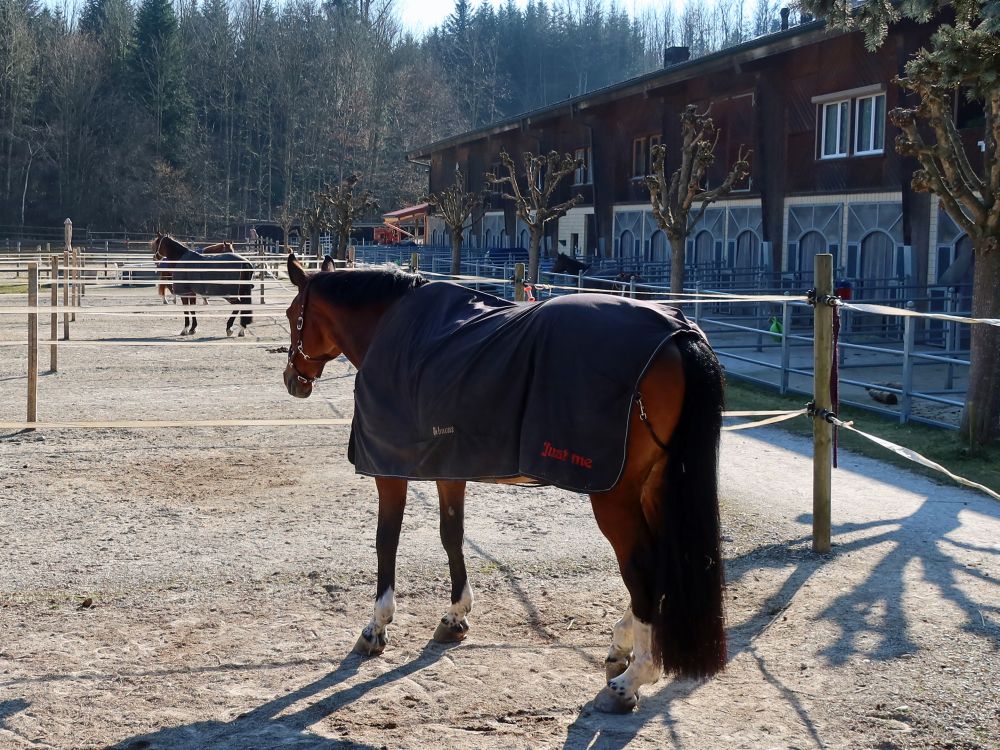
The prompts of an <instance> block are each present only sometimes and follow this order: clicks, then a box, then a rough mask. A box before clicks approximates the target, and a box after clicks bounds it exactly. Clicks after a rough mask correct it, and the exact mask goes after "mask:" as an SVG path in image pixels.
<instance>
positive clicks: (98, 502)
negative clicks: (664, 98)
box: [0, 295, 1000, 750]
mask: <svg viewBox="0 0 1000 750" xmlns="http://www.w3.org/2000/svg"><path fill="white" fill-rule="evenodd" d="M116 300H117V301H120V302H121V301H127V302H129V303H130V304H135V302H136V299H135V298H134V297H130V298H124V297H122V298H121V299H118V298H115V297H112V298H111V300H110V302H114V301H116ZM87 301H88V304H96V303H97V302H98V300H94V299H88V300H87ZM269 301H270V300H269ZM16 302H18V300H17V298H15V297H12V296H10V295H5V297H4V298H0V304H13V303H16ZM110 302H109V300H108V299H102V300H100V304H109V303H110ZM201 309H203V308H201ZM180 325H181V323H180V318H179V317H178V318H177V319H176V320H175V319H154V320H152V321H146V320H143V321H142V323H141V330H138V329H139V327H140V323H139V322H138V321H135V320H123V319H120V318H88V317H87V316H83V315H81V316H78V321H77V324H76V325H75V327H74V329H73V334H74V338H97V337H112V336H116V337H136V336H149V337H162V338H164V339H165V340H174V335H175V334H176V332H177V331H178V330H179V329H180ZM222 325H223V323H222V321H220V320H217V319H205V320H203V321H202V322H201V325H200V326H199V333H200V334H201V333H204V334H206V336H207V335H208V334H217V333H221V329H222ZM19 326H22V327H23V322H22V321H21V319H19V318H18V319H10V318H9V316H0V339H6V340H10V339H15V338H20V337H21V336H22V335H23V333H22V331H23V328H19ZM216 329H218V330H216ZM254 332H255V334H256V335H257V336H259V337H260V338H261V340H264V341H267V342H276V341H282V342H284V341H286V340H287V332H286V327H285V324H284V321H283V320H270V321H265V320H260V321H259V322H258V323H257V324H256V325H255V327H254ZM233 343H235V342H233ZM269 346H273V345H271V344H269ZM269 346H264V345H261V346H257V347H254V346H220V347H213V348H211V349H193V348H158V347H157V348H154V347H150V348H129V349H117V348H116V349H111V348H103V349H79V348H77V349H70V348H66V349H64V350H63V351H62V352H61V354H60V372H59V373H58V374H56V375H44V376H43V377H42V378H41V379H40V391H39V418H40V419H43V420H44V419H46V418H49V419H56V418H59V419H110V418H114V419H135V418H143V417H146V418H185V417H187V418H214V417H219V418H222V417H228V418H263V417H289V418H295V417H315V416H336V417H343V416H349V415H350V413H351V403H352V401H351V399H352V383H353V372H352V370H351V369H350V368H349V367H348V366H347V365H346V364H345V363H342V362H337V363H333V364H332V365H331V366H330V367H328V372H327V377H326V379H325V380H324V381H323V383H322V384H321V387H320V388H318V390H317V393H316V394H315V395H314V396H313V398H311V399H309V400H308V401H304V402H303V401H297V400H294V399H291V398H289V397H288V396H287V395H286V394H285V392H284V388H283V386H282V385H281V380H280V370H281V367H282V365H283V362H284V357H285V355H284V354H282V353H280V352H276V353H269V352H268V351H267V348H269ZM42 361H43V364H44V363H47V357H45V356H43V358H42ZM24 368H25V362H24V354H23V350H22V349H16V350H13V349H11V348H3V349H0V419H4V420H6V419H19V418H21V417H23V409H24V401H23V393H24V382H25V381H24ZM346 439H347V431H346V429H345V428H321V427H311V426H303V427H299V428H271V429H263V428H253V429H245V430H232V429H226V430H222V429H209V428H204V429H197V430H177V429H174V430H159V431H152V430H89V431H72V432H71V431H51V432H42V433H36V434H15V435H11V434H6V435H0V540H2V541H0V748H6V747H11V748H22V747H24V748H29V747H38V748H49V747H56V748H73V749H74V750H75V749H77V748H103V747H116V748H184V749H188V748H190V749H191V750H194V749H195V748H218V749H221V750H236V749H237V748H277V747H281V748H310V749H320V748H322V749H326V748H369V747H370V748H381V747H388V748H414V749H417V750H422V749H423V748H430V747H440V746H444V747H453V746H466V747H476V748H497V749H499V748H574V749H576V748H580V749H582V748H591V747H594V748H621V747H626V746H627V747H630V748H632V747H634V748H663V747H676V748H688V749H689V750H703V749H706V748H709V749H714V748H725V749H726V750H732V749H736V748H748V749H750V748H753V749H755V750H756V749H758V748H764V749H766V748H850V749H852V750H853V749H855V748H880V749H882V750H889V749H890V748H900V749H902V748H962V749H965V750H971V749H973V748H976V749H986V748H1000V741H998V733H997V727H998V726H1000V656H998V645H1000V586H998V579H1000V545H998V540H1000V504H998V503H996V502H995V501H992V500H990V499H989V498H985V497H980V496H978V495H976V494H974V493H971V492H968V491H965V490H961V489H955V488H952V487H950V486H943V485H938V484H936V483H934V482H932V481H930V480H927V479H924V478H922V477H918V476H916V475H912V474H909V473H907V472H904V471H900V470H898V469H895V468H891V467H889V466H886V465H884V464H881V463H880V462H878V461H874V460H871V459H867V458H862V457H856V456H851V455H846V456H842V468H841V469H840V470H838V471H837V472H836V474H835V486H834V534H835V536H834V551H833V553H832V554H831V555H829V556H826V557H818V556H816V555H814V554H813V553H812V552H811V551H810V544H809V536H808V535H809V525H810V518H809V510H810V508H811V499H810V488H811V468H810V462H809V459H808V455H809V445H808V444H807V443H806V442H804V441H802V440H800V439H798V438H795V437H793V436H790V435H788V434H786V433H783V432H781V431H779V430H773V429H763V430H755V431H750V432H743V433H733V434H730V435H727V436H726V437H725V439H724V445H723V460H722V472H723V480H722V487H723V495H724V506H723V523H724V527H725V534H726V537H725V538H726V558H727V572H728V579H729V589H728V593H727V606H728V616H729V630H730V638H731V644H730V647H731V653H732V658H731V662H730V664H729V667H728V669H727V670H726V672H724V673H723V674H722V675H720V676H719V677H717V678H715V679H713V680H710V681H708V682H706V683H704V684H696V683H693V682H683V681H681V682H678V681H667V680H664V681H661V682H660V683H659V684H658V685H656V686H654V687H653V688H651V689H649V688H647V689H646V691H645V692H644V694H643V702H642V704H641V706H640V709H639V710H638V711H637V712H636V713H635V714H633V715H631V716H627V717H608V716H604V715H601V714H598V713H595V712H593V710H592V707H591V700H592V698H593V696H594V695H595V694H596V693H597V691H598V690H599V689H600V687H601V686H602V683H603V664H602V662H603V658H604V654H605V652H606V648H607V642H608V639H609V636H610V628H611V625H612V624H613V622H614V620H615V619H616V618H617V616H618V614H619V612H620V611H621V609H622V607H623V606H624V605H625V602H626V598H625V593H624V588H623V586H622V584H621V580H620V578H619V577H618V575H617V572H616V570H615V567H614V564H613V559H612V557H611V554H610V548H609V547H608V545H607V544H606V542H605V541H604V540H603V539H602V538H601V536H600V534H599V532H598V531H597V528H596V526H595V524H594V521H593V518H592V516H591V514H590V510H589V505H588V503H587V501H586V498H584V497H582V496H579V495H574V494H571V493H566V492H562V491H559V490H553V489H534V490H523V489H513V488H508V487H500V486H490V485H474V486H471V491H470V499H469V503H468V507H469V511H468V521H467V526H468V534H467V552H468V556H469V565H470V575H471V577H472V583H473V586H474V588H475V591H476V594H477V605H476V611H475V612H474V613H473V616H472V618H471V620H472V630H471V632H470V636H469V639H468V640H467V641H466V642H465V643H463V644H461V645H459V646H454V647H442V646H439V645H436V644H433V643H432V642H430V636H431V633H432V632H433V629H434V626H435V624H436V621H437V619H438V618H439V617H440V615H441V614H442V613H443V612H444V610H445V608H446V604H447V598H448V581H447V567H446V563H445V556H444V552H443V550H441V548H440V543H439V541H438V536H437V535H438V532H437V513H436V509H437V500H436V496H435V495H434V493H433V487H432V486H430V485H424V484H417V485H414V487H413V489H412V490H411V496H410V502H409V506H408V509H407V518H406V522H405V524H404V530H403V538H402V543H401V549H400V559H399V588H400V593H399V611H398V613H397V619H396V622H395V624H394V625H393V627H392V630H391V635H390V637H391V642H390V647H389V649H388V650H387V651H386V653H385V655H384V656H383V657H381V658H377V659H370V660H361V659H359V658H357V657H354V656H352V655H351V654H350V649H351V647H352V646H353V644H354V641H355V639H356V638H357V634H358V632H359V631H360V628H361V627H362V626H363V625H364V624H365V623H366V622H367V620H368V617H369V616H370V607H371V599H372V594H373V590H374V575H375V562H374V558H375V555H374V518H375V511H376V504H375V496H374V487H373V484H372V482H371V481H370V480H368V479H364V478H362V477H358V476H355V475H354V474H353V472H352V470H351V467H350V465H349V464H348V463H347V460H346V457H345V453H346ZM87 600H89V604H90V606H87V607H83V606H81V605H82V604H83V603H87Z"/></svg>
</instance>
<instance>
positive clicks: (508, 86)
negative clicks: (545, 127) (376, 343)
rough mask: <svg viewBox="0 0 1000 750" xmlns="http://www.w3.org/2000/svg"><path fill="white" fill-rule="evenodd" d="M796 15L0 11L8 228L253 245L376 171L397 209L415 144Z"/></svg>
mask: <svg viewBox="0 0 1000 750" xmlns="http://www.w3.org/2000/svg"><path fill="white" fill-rule="evenodd" d="M778 17H779V5H778V3H777V2H769V0H756V3H755V4H754V5H753V6H752V7H751V5H750V4H749V3H747V4H744V3H743V2H740V0H716V1H715V2H712V3H709V2H706V0H684V3H683V4H682V5H680V6H677V7H674V6H671V5H670V4H666V3H665V4H664V5H663V9H662V10H658V11H647V12H645V13H643V14H641V15H638V16H630V15H629V14H628V13H626V11H624V10H623V9H622V8H621V7H620V6H617V5H615V4H609V3H606V2H604V0H556V1H555V2H539V1H538V0H532V1H531V2H529V3H527V5H526V6H525V7H520V6H519V5H517V4H515V3H514V2H513V0H508V2H507V3H506V4H496V3H487V2H483V3H481V4H474V3H472V2H469V0H457V1H456V3H455V7H454V10H453V12H452V13H451V15H450V16H448V17H447V18H446V19H445V20H444V22H443V23H442V24H441V25H440V26H437V27H435V28H432V29H431V30H430V31H428V32H426V33H424V34H421V35H419V36H417V35H415V34H413V33H412V32H411V31H409V30H408V25H407V19H406V18H404V17H402V14H401V12H400V11H399V9H398V8H397V7H396V6H395V4H394V2H393V0H322V1H320V0H284V2H280V3H279V2H273V0H179V2H171V0H135V1H133V0H86V1H85V3H84V4H82V5H80V6H73V7H69V6H54V5H52V4H43V3H41V2H39V0H0V232H2V231H3V228H7V230H8V233H9V232H10V231H11V230H13V231H16V230H17V229H20V228H23V227H31V226H53V225H54V226H60V225H61V223H62V220H63V218H65V217H67V216H69V217H72V218H73V220H74V222H75V223H76V225H77V226H78V227H93V228H98V229H102V230H106V231H121V230H129V231H151V230H153V229H164V230H169V231H174V232H184V233H196V234H202V235H208V234H214V233H230V234H232V233H234V232H238V231H239V230H238V227H241V226H245V225H246V223H247V222H248V221H253V220H266V219H271V218H274V217H276V216H277V215H279V214H281V213H282V212H284V213H285V214H288V213H289V212H294V211H296V210H298V207H301V206H304V205H305V204H306V203H307V202H308V201H309V200H310V195H311V193H312V192H313V191H316V190H318V189H320V188H322V187H323V186H324V184H327V183H331V184H335V183H337V182H339V181H341V180H342V179H344V178H345V177H346V176H348V175H351V174H356V175H358V176H359V177H360V184H361V186H362V187H364V188H365V189H369V190H371V191H372V192H373V193H374V194H375V196H376V197H377V198H378V200H379V203H380V205H381V206H382V207H383V208H384V209H386V210H388V209H392V208H398V207H400V206H403V205H407V204H408V203H409V202H411V201H413V200H416V199H418V198H419V197H420V196H421V195H423V193H424V192H425V191H426V188H427V185H426V173H425V172H424V170H423V169H422V168H421V167H420V166H419V165H415V164H410V163H408V162H407V160H406V153H407V150H408V149H409V148H412V147H414V146H416V145H420V144H425V143H429V142H432V141H435V140H437V139H439V138H442V137H445V136H448V135H451V134H454V133H457V132H461V131H463V130H467V129H469V128H471V127H475V126H479V125H484V124H487V123H489V122H492V121H496V120H499V119H503V118H506V117H509V116H512V115H516V114H518V113H521V112H525V111H529V110H532V109H535V108H538V107H540V106H544V105H548V104H552V103H555V102H558V101H560V100H563V99H566V98H567V97H571V96H576V95H579V94H582V93H586V92H587V91H591V90H594V89H597V88H601V87H603V86H607V85H609V84H612V83H615V82H617V81H621V80H624V79H627V78H629V77H632V76H636V75H639V74H642V73H645V72H648V71H651V70H653V69H655V68H656V67H658V66H660V65H662V61H663V49H664V48H665V47H667V46H687V47H689V48H690V50H691V54H692V56H698V55H702V54H705V53H708V52H712V51H715V50H717V49H720V48H723V47H725V46H729V45H733V44H738V43H740V42H743V41H746V40H747V39H749V38H752V37H754V36H757V35H760V34H762V33H767V32H769V31H772V30H774V29H775V28H777V24H778Z"/></svg>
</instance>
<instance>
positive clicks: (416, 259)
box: [410, 253, 420, 273]
mask: <svg viewBox="0 0 1000 750" xmlns="http://www.w3.org/2000/svg"><path fill="white" fill-rule="evenodd" d="M410 270H411V271H412V272H413V273H416V272H417V271H419V270H420V253H411V254H410Z"/></svg>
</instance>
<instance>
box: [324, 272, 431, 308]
mask: <svg viewBox="0 0 1000 750" xmlns="http://www.w3.org/2000/svg"><path fill="white" fill-rule="evenodd" d="M426 283H427V279H425V278H424V277H423V276H421V275H420V274H419V273H408V272H406V271H403V270H401V269H399V268H396V267H395V266H389V267H386V268H374V269H358V270H353V269H350V270H349V269H343V270H339V271H327V272H325V273H317V274H316V275H315V276H314V277H313V279H312V281H311V282H310V286H312V287H313V291H315V292H319V293H320V294H322V295H323V296H324V297H325V298H326V299H327V300H329V301H330V302H332V303H333V304H336V305H342V306H343V307H362V306H364V305H372V304H378V303H380V302H393V301H395V300H397V299H399V298H400V297H402V296H403V295H404V294H406V293H407V292H409V291H412V290H414V289H416V288H417V287H420V286H423V285H424V284H426Z"/></svg>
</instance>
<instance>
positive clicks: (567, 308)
mask: <svg viewBox="0 0 1000 750" xmlns="http://www.w3.org/2000/svg"><path fill="white" fill-rule="evenodd" d="M287 265H288V274H289V278H290V279H291V281H292V283H294V284H295V286H296V288H297V289H298V293H297V295H296V297H295V299H294V300H293V301H292V303H291V305H290V306H289V308H288V310H287V316H288V320H289V323H290V336H291V338H290V342H289V348H288V352H289V354H288V361H287V363H286V365H285V368H284V372H283V379H284V383H285V387H286V389H287V391H288V393H289V394H290V395H292V396H295V397H298V398H306V397H308V396H309V395H310V394H311V393H312V390H313V383H314V382H315V381H316V379H317V378H319V377H320V376H321V375H322V373H323V368H324V366H325V365H326V363H327V362H330V361H331V360H333V359H334V358H336V357H338V356H339V355H341V354H343V355H345V356H346V358H347V359H348V360H349V361H350V362H351V363H352V364H353V365H354V366H355V367H357V369H358V373H357V377H356V381H355V413H354V421H353V425H352V429H351V440H350V445H349V448H348V458H349V460H350V461H351V462H352V463H354V465H355V470H356V471H357V472H358V473H361V474H365V475H368V476H372V477H374V480H375V486H376V489H377V493H378V526H377V529H376V534H375V540H376V552H377V558H378V576H377V585H376V591H375V607H374V614H373V617H372V619H371V621H370V622H369V623H368V625H367V626H365V627H364V628H363V630H362V632H361V636H360V637H359V639H358V641H357V644H356V645H355V651H356V652H358V653H361V654H364V655H378V654H381V653H382V652H383V651H384V649H385V647H386V643H387V640H388V636H387V626H388V625H389V623H390V622H392V619H393V615H394V613H395V609H396V602H395V589H396V580H395V576H396V571H395V564H396V562H395V561H396V549H397V545H398V542H399V535H400V528H401V524H402V519H403V511H404V508H405V505H406V495H407V483H408V481H409V480H434V481H436V483H437V491H438V496H439V504H440V514H441V515H440V519H441V520H440V532H441V541H442V543H443V545H444V548H445V551H446V553H447V556H448V566H449V572H450V575H451V606H450V607H449V609H448V611H447V613H446V614H445V615H444V617H443V618H442V619H441V622H440V623H439V624H438V626H437V629H436V631H435V633H434V639H435V640H436V641H438V642H455V641H461V640H463V639H464V638H465V637H466V635H467V633H468V630H469V622H468V615H469V613H470V612H471V611H472V606H473V595H472V589H471V587H470V585H469V581H468V576H467V573H466V566H465V558H464V556H463V551H462V546H463V541H464V506H465V490H466V483H467V482H468V481H485V482H498V483H507V484H552V485H555V486H558V487H562V488H563V489H568V490H571V491H576V492H585V493H587V494H589V496H590V502H591V506H592V509H593V512H594V515H595V518H596V521H597V525H598V527H599V528H600V530H601V531H602V532H603V534H604V536H605V537H607V539H608V541H609V542H610V543H611V546H612V548H613V550H614V553H615V556H616V558H617V561H618V565H619V569H620V572H621V575H622V579H623V580H624V583H625V586H626V588H627V590H628V593H629V595H630V598H631V603H630V606H629V607H628V608H627V609H626V611H625V612H624V615H623V616H622V618H621V619H620V620H618V622H617V623H616V624H615V625H614V627H613V629H612V639H611V646H610V648H609V650H608V656H607V660H606V665H605V666H606V678H607V680H608V682H607V686H606V687H604V688H603V689H602V690H601V691H600V692H599V693H598V695H597V698H596V701H595V706H596V707H597V708H598V709H599V710H602V711H606V712H616V713H624V712H628V711H631V710H632V709H633V708H635V707H636V706H637V705H638V701H639V690H640V688H641V687H642V686H643V685H647V684H651V683H653V682H655V681H656V680H657V679H659V677H660V675H661V673H663V672H666V673H668V674H670V673H672V674H676V675H678V676H680V677H686V678H704V677H708V676H710V675H712V674H715V673H716V672H718V671H720V670H721V669H723V668H724V666H725V663H726V635H725V628H724V613H723V587H724V576H723V569H722V557H721V546H720V537H719V503H718V479H717V471H718V446H719V436H720V431H721V427H722V407H723V374H722V369H721V367H720V365H719V362H718V360H717V359H716V357H715V354H714V352H713V351H712V349H711V347H710V346H709V345H708V342H707V341H706V340H705V338H704V335H703V334H702V333H701V331H700V330H699V329H698V328H697V327H696V326H694V325H692V324H690V323H689V322H687V320H686V319H684V317H683V315H682V314H681V313H680V311H678V310H676V309H674V308H669V307H666V306H665V305H661V304H657V303H653V302H644V301H635V300H631V299H627V298H619V297H614V296H610V295H603V294H577V295H565V296H561V297H553V298H550V299H548V300H546V301H544V302H541V303H538V304H534V305H523V304H517V303H514V302H509V301H507V300H503V299H500V298H497V297H494V296H492V295H489V294H485V293H482V292H478V291H474V290H472V289H468V288H466V287H462V286H459V285H457V284H453V283H449V282H438V283H428V282H427V281H426V280H425V279H423V278H422V277H421V276H420V275H419V274H411V273H407V272H404V271H401V270H399V269H391V268H385V269H374V270H353V269H350V270H333V269H334V266H333V262H332V261H331V260H330V259H329V258H327V260H326V261H325V262H324V264H323V266H322V268H321V271H320V272H318V273H312V274H310V273H307V272H306V271H305V270H304V269H303V267H302V266H301V265H300V264H299V262H298V261H297V259H296V258H295V256H294V254H292V255H290V256H289V258H288V264H287ZM501 372H503V375H502V376H501V375H500V373H501ZM400 378H403V382H405V385H404V386H403V387H401V386H400V383H401V381H400ZM581 404H583V405H584V406H583V407H581V406H580V405H581ZM529 416H530V418H529Z"/></svg>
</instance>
